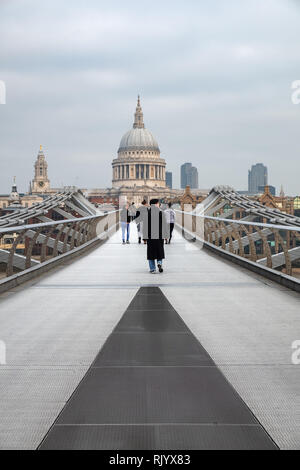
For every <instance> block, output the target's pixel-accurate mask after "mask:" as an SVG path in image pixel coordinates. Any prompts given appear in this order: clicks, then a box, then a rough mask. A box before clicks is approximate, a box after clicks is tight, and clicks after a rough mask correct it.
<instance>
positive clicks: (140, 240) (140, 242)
mask: <svg viewBox="0 0 300 470" xmlns="http://www.w3.org/2000/svg"><path fill="white" fill-rule="evenodd" d="M141 241H142V240H141V237H139V245H140V244H141Z"/></svg>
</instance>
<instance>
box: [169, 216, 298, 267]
mask: <svg viewBox="0 0 300 470" xmlns="http://www.w3.org/2000/svg"><path fill="white" fill-rule="evenodd" d="M176 225H177V227H178V228H180V229H181V230H182V233H183V235H184V236H185V238H188V239H194V240H197V241H198V242H200V243H202V244H205V245H209V246H210V247H215V248H217V249H218V250H223V251H224V252H227V253H229V254H234V255H236V256H238V257H241V258H244V259H247V260H249V261H252V262H255V263H257V264H259V265H260V266H265V267H267V268H271V269H277V270H280V271H283V272H284V273H285V274H288V275H290V276H292V275H293V268H294V269H296V268H297V264H298V268H300V227H299V226H298V227H297V226H291V225H279V224H271V223H263V222H256V221H249V220H236V219H229V218H221V217H212V216H206V215H205V214H204V213H203V212H202V213H201V211H200V213H196V212H195V210H190V211H186V210H185V211H181V210H176ZM299 272H300V269H299Z"/></svg>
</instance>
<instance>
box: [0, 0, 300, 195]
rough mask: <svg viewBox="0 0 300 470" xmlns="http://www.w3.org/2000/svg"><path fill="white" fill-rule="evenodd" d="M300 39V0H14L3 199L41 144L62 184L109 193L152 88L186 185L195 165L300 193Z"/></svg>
mask: <svg viewBox="0 0 300 470" xmlns="http://www.w3.org/2000/svg"><path fill="white" fill-rule="evenodd" d="M299 36H300V1H297V0H295V1H293V0H209V1H207V0H203V1H200V0H186V1H183V0H163V1H162V0H151V1H150V0H148V1H145V0H137V1H136V0H127V1H124V0H120V1H118V0H110V1H107V0H105V1H101V0H64V1H62V0H51V1H50V0H43V1H41V0H0V45H1V47H0V80H4V81H5V83H6V88H7V100H6V101H7V103H6V105H0V158H1V167H0V193H5V192H7V191H9V190H10V187H11V181H12V178H13V176H14V175H16V177H17V183H18V188H19V190H20V191H27V189H28V185H29V181H30V180H31V179H32V178H33V164H34V161H35V159H36V156H37V153H38V150H39V145H40V144H42V145H43V147H44V151H45V155H46V158H47V161H48V165H49V177H50V180H51V185H52V186H53V187H57V186H59V185H61V184H64V185H76V186H79V187H88V188H96V187H97V188H104V187H109V186H110V185H111V161H112V159H113V158H115V157H116V154H117V149H118V145H119V142H120V139H121V137H122V135H123V134H124V133H125V132H126V131H127V130H129V129H130V128H131V126H132V123H133V114H134V111H135V106H136V96H137V94H138V93H140V94H141V101H142V107H143V111H144V119H145V125H146V127H147V128H148V129H149V130H150V131H151V132H152V133H153V135H154V137H155V138H156V139H157V141H158V143H159V145H160V149H161V152H162V156H163V157H164V158H165V159H166V161H167V168H168V170H170V171H173V181H174V186H175V187H179V167H180V165H181V164H182V163H184V162H186V161H190V162H192V163H193V164H194V165H195V166H197V167H198V170H199V186H200V188H210V187H212V186H214V185H216V184H228V185H231V186H233V187H234V188H235V189H247V178H248V169H249V168H250V166H251V165H252V164H254V163H257V162H263V163H264V164H266V165H267V166H268V170H269V183H270V184H273V185H275V186H276V187H277V189H278V190H279V189H280V185H281V184H282V185H283V187H284V189H285V190H286V192H287V193H289V194H291V195H296V194H299V193H300V160H299V156H300V139H299V135H300V104H299V105H295V104H292V101H291V93H292V91H291V84H292V82H293V81H294V80H297V79H298V80H300V47H299V42H300V41H299Z"/></svg>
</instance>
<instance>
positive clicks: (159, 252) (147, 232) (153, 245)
mask: <svg viewBox="0 0 300 470" xmlns="http://www.w3.org/2000/svg"><path fill="white" fill-rule="evenodd" d="M146 221H147V223H145V221H144V222H143V236H144V238H145V239H147V260H148V262H149V268H150V273H152V274H154V273H156V264H155V261H157V267H158V270H159V272H160V273H162V272H163V267H162V264H163V259H165V251H164V239H165V238H169V234H168V229H167V223H166V218H165V214H164V213H163V212H162V211H161V210H160V208H159V200H158V199H151V201H150V209H149V210H148V213H147V219H146Z"/></svg>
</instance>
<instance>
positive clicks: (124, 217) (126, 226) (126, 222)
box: [120, 204, 130, 245]
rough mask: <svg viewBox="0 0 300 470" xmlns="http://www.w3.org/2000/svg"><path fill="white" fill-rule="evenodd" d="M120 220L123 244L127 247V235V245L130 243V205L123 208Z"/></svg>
mask: <svg viewBox="0 0 300 470" xmlns="http://www.w3.org/2000/svg"><path fill="white" fill-rule="evenodd" d="M120 220H121V228H122V242H123V245H125V235H126V243H130V241H129V237H130V214H129V211H128V204H126V205H125V206H123V209H122V210H121V213H120Z"/></svg>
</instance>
